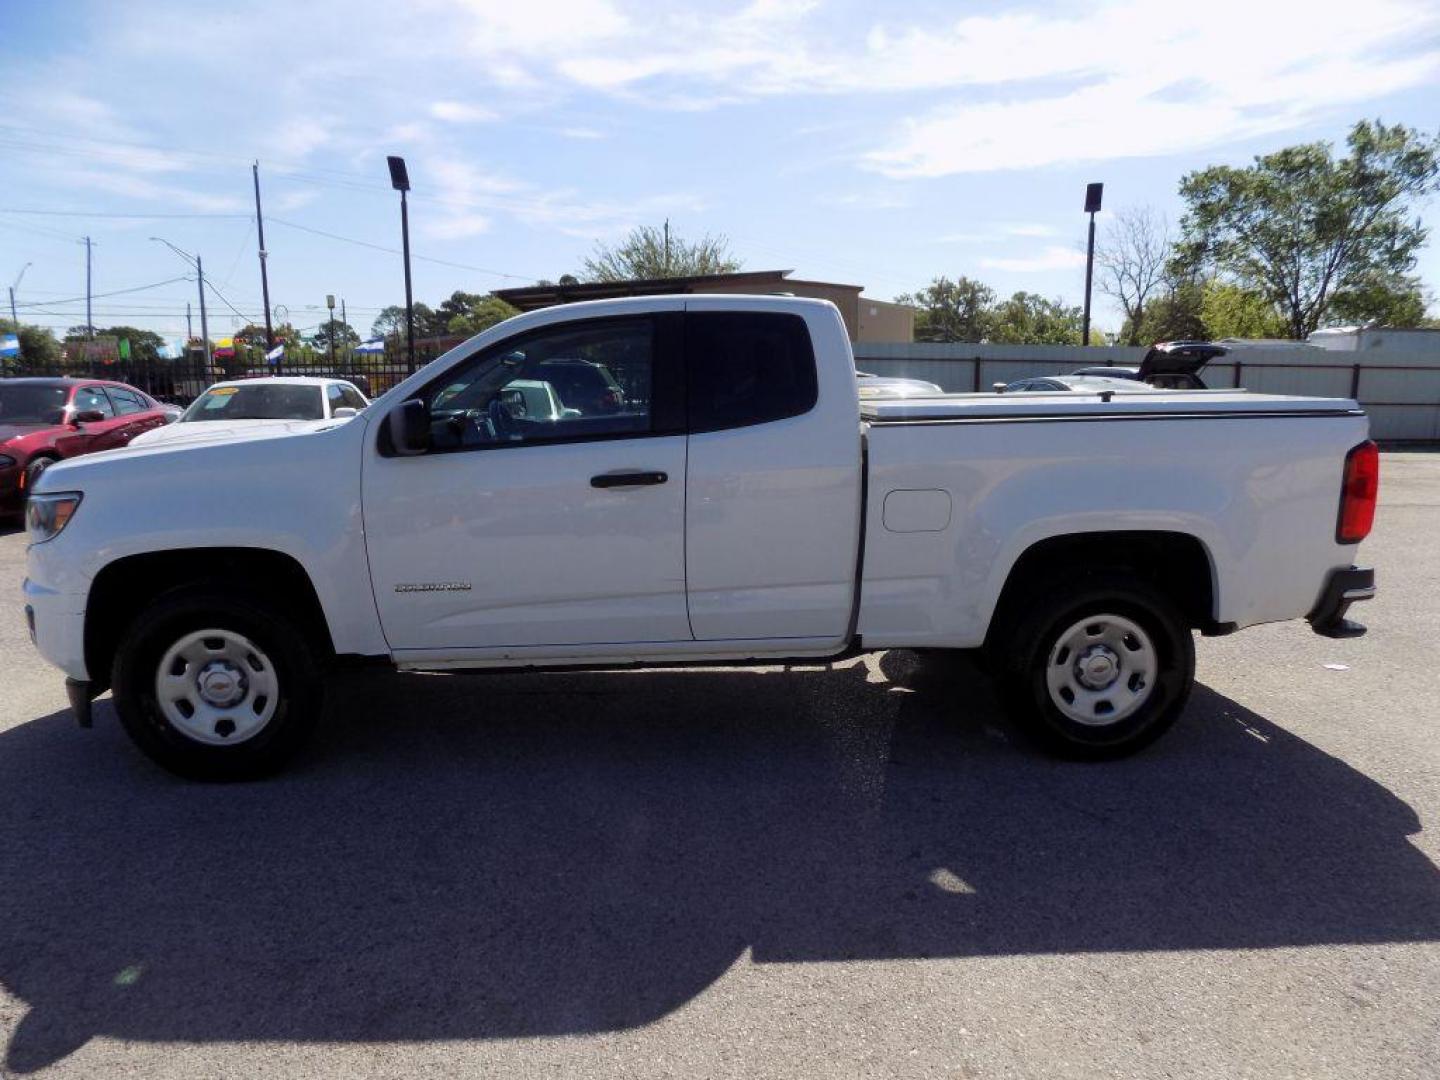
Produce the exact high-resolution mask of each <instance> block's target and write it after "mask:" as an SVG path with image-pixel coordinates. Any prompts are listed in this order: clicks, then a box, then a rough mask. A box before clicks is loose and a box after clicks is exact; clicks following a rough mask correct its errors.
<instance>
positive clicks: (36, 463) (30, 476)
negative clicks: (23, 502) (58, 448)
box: [25, 457, 55, 497]
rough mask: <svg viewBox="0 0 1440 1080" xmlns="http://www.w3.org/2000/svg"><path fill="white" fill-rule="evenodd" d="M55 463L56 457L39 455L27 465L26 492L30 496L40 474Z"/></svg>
mask: <svg viewBox="0 0 1440 1080" xmlns="http://www.w3.org/2000/svg"><path fill="white" fill-rule="evenodd" d="M54 464H55V459H54V458H48V457H37V458H34V459H33V460H31V462H30V464H29V465H26V466H25V494H26V496H27V497H28V496H29V494H30V491H31V490H32V489H33V488H34V487H35V481H37V480H39V479H40V474H41V473H43V472H44V471H45V470H46V469H48V468H49V467H50V466H51V465H54Z"/></svg>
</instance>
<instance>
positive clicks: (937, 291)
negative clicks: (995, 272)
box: [895, 276, 995, 341]
mask: <svg viewBox="0 0 1440 1080" xmlns="http://www.w3.org/2000/svg"><path fill="white" fill-rule="evenodd" d="M895 302H896V303H897V304H908V305H910V306H911V307H913V308H917V309H918V311H917V313H916V315H915V340H916V341H984V340H986V338H988V337H989V333H990V315H991V311H990V309H991V308H992V307H993V306H994V304H995V290H994V289H992V288H990V286H988V285H984V284H982V283H980V282H978V281H975V280H974V279H973V278H968V277H963V276H962V277H958V278H956V279H955V280H954V281H951V280H950V279H949V278H947V277H938V278H936V279H935V280H934V281H932V282H931V283H930V284H929V285H928V286H926V287H925V288H923V289H918V290H916V291H915V292H913V293H904V294H902V295H900V296H897V297H896V298H895Z"/></svg>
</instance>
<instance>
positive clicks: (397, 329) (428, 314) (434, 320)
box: [370, 304, 446, 338]
mask: <svg viewBox="0 0 1440 1080" xmlns="http://www.w3.org/2000/svg"><path fill="white" fill-rule="evenodd" d="M445 321H446V320H445V319H444V318H442V317H441V315H440V314H439V313H438V312H437V311H436V310H435V309H434V308H432V307H431V306H430V305H429V304H416V305H415V336H416V337H417V338H427V337H442V336H443V335H444V334H445ZM392 334H393V335H395V336H396V337H402V338H403V337H404V336H405V305H404V304H391V305H390V306H389V307H387V308H381V309H380V314H379V315H377V316H376V317H375V321H374V322H373V323H371V324H370V336H371V337H390V336H391V335H392Z"/></svg>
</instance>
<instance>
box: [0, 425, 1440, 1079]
mask: <svg viewBox="0 0 1440 1080" xmlns="http://www.w3.org/2000/svg"><path fill="white" fill-rule="evenodd" d="M1437 538H1440V454H1420V453H1415V454H1388V455H1386V457H1385V459H1384V473H1383V481H1382V505H1381V510H1380V514H1379V518H1378V523H1377V527H1376V533H1375V536H1374V537H1373V538H1372V540H1371V541H1370V542H1368V543H1367V544H1366V546H1365V548H1364V556H1365V558H1366V560H1367V561H1371V562H1373V563H1374V564H1375V565H1376V566H1377V568H1378V572H1379V577H1380V585H1381V595H1380V598H1379V599H1377V600H1376V601H1374V602H1373V603H1371V604H1368V605H1366V606H1365V607H1364V608H1357V609H1356V615H1357V617H1359V618H1361V619H1362V620H1363V621H1365V622H1367V623H1368V624H1369V625H1370V626H1371V633H1370V634H1369V636H1367V637H1366V638H1364V639H1362V640H1359V641H1350V642H1337V641H1328V640H1325V639H1322V638H1318V637H1316V636H1314V635H1312V634H1311V633H1310V632H1309V631H1308V628H1306V627H1305V625H1304V624H1303V623H1298V622H1297V623H1289V624H1285V625H1278V626H1268V627H1262V628H1258V629H1255V630H1251V631H1247V632H1245V633H1243V634H1239V635H1236V636H1233V637H1230V638H1224V639H1214V640H1205V641H1202V642H1201V643H1200V646H1199V675H1200V681H1201V686H1200V687H1199V688H1198V690H1197V693H1196V696H1195V698H1194V699H1193V702H1192V704H1191V706H1190V708H1189V710H1188V712H1187V715H1186V717H1185V718H1184V719H1183V720H1182V722H1181V724H1180V725H1179V726H1178V728H1177V729H1176V730H1175V731H1174V732H1173V733H1171V734H1170V735H1169V736H1168V737H1167V738H1166V739H1164V740H1162V742H1161V743H1160V744H1158V745H1157V746H1155V747H1154V748H1153V749H1151V750H1150V751H1148V752H1147V753H1145V754H1143V755H1141V756H1140V757H1137V758H1134V759H1131V760H1129V761H1125V762H1121V763H1118V764H1108V765H1100V766H1094V765H1091V766H1084V765H1075V764H1067V763H1061V762H1055V761H1051V760H1048V759H1045V758H1042V757H1039V756H1037V755H1036V754H1034V753H1033V752H1032V751H1030V750H1028V749H1027V748H1025V747H1024V746H1023V745H1021V744H1019V743H1017V742H1016V741H1015V740H1013V739H1012V738H1011V737H1010V735H1009V734H1008V730H1007V728H1006V727H1005V725H1004V723H1003V721H1002V720H1001V719H1000V717H999V715H998V713H997V710H996V707H995V704H994V701H993V699H992V697H991V695H990V693H989V690H988V688H987V687H986V685H985V684H984V682H983V680H981V679H980V678H979V677H978V676H977V675H976V673H975V672H974V670H973V669H972V668H970V667H969V666H968V665H967V664H965V663H963V662H962V663H946V664H942V663H936V662H934V661H929V660H921V659H919V658H917V657H915V656H913V655H911V654H908V653H889V654H884V655H880V656H871V657H866V658H864V659H863V660H860V661H855V662H852V663H850V664H847V665H841V666H839V667H837V668H835V669H826V668H817V669H808V670H797V671H792V672H788V673H784V672H760V671H751V670H725V671H701V672H673V671H671V672H664V673H649V674H636V673H625V674H583V675H577V674H565V675H550V676H538V675H537V676H483V677H482V676H468V677H467V676H405V677H399V676H385V675H378V674H367V675H366V676H364V677H363V678H362V679H356V680H354V681H351V682H349V683H346V684H344V685H342V686H339V687H337V688H336V690H335V692H334V694H333V697H332V708H331V710H330V714H329V716H328V717H327V721H326V724H325V727H324V729H323V731H322V734H321V738H320V739H319V741H318V745H317V747H316V749H315V751H314V752H312V753H311V754H310V755H309V756H308V757H306V758H305V759H304V760H303V761H302V762H301V763H300V764H299V765H298V767H296V768H293V769H292V770H291V771H290V772H288V773H286V774H285V775H283V776H280V777H278V778H276V779H274V780H271V781H268V782H265V783H258V784H248V785H230V786H203V785H195V784H188V783H184V782H181V781H178V780H175V779H173V778H172V777H170V776H168V775H167V774H164V773H162V772H160V771H159V770H157V769H156V768H155V767H153V766H151V765H150V764H149V763H148V762H147V761H146V760H145V759H143V758H141V757H140V755H139V754H138V752H136V751H134V750H132V749H131V747H130V745H129V743H128V742H127V740H126V739H125V737H124V735H123V734H122V733H121V731H120V730H119V728H118V725H117V724H116V722H115V720H114V716H113V713H112V712H111V710H110V707H109V704H108V700H107V701H102V702H101V703H100V704H99V705H98V708H97V718H96V726H95V729H94V730H93V731H81V730H79V729H78V728H77V727H76V726H75V725H74V723H73V722H72V720H71V719H70V717H69V715H68V713H67V712H66V711H65V708H64V705H65V699H64V694H63V691H62V687H61V681H60V677H59V675H58V674H57V673H56V672H54V671H53V670H51V669H49V668H48V667H47V666H45V665H44V664H43V663H42V662H41V660H40V659H39V657H38V656H37V655H36V654H35V653H34V652H33V650H32V649H31V647H30V644H29V642H28V640H27V638H26V636H25V631H24V626H23V620H22V619H21V617H20V605H19V600H18V588H19V584H20V581H21V578H22V577H23V559H24V542H23V541H24V538H23V536H22V535H20V534H18V533H14V532H9V533H5V534H3V535H0V597H6V598H8V600H6V601H5V603H6V604H8V605H9V613H8V614H3V613H0V650H3V652H0V656H3V660H0V1040H3V1047H4V1049H3V1058H0V1061H3V1065H0V1070H3V1071H4V1072H7V1073H13V1074H32V1073H37V1072H40V1073H44V1074H45V1075H55V1076H87V1077H88V1076H100V1075H116V1074H122V1073H123V1074H127V1075H136V1076H145V1077H172V1076H173V1077H182V1076H183V1077H191V1076H258V1075H265V1076H272V1075H274V1076H282V1075H290V1076H337V1077H339V1076H345V1077H355V1076H401V1075H414V1074H418V1073H421V1072H424V1073H426V1074H429V1075H464V1076H474V1075H497V1076H526V1077H528V1076H562V1075H563V1076H567V1077H570V1076H580V1077H583V1076H599V1075H611V1074H624V1075H633V1076H675V1077H699V1076H706V1077H711V1076H735V1077H741V1076H745V1077H750V1076H797V1077H815V1076H857V1075H916V1076H921V1075H923V1076H931V1075H933V1076H944V1077H986V1078H989V1077H1026V1078H1029V1077H1049V1076H1066V1077H1140V1076H1145V1077H1162V1076H1163V1077H1226V1078H1238V1077H1367V1078H1374V1077H1385V1078H1391V1080H1399V1078H1403V1077H1417V1078H1419V1077H1423V1078H1433V1077H1435V1076H1437V1075H1440V871H1437V863H1436V860H1437V859H1440V843H1437V840H1436V832H1435V826H1436V825H1437V823H1440V738H1437V735H1436V727H1437V724H1440V673H1437V670H1440V665H1437V658H1440V650H1437V641H1440V539H1437Z"/></svg>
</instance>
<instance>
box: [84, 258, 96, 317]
mask: <svg viewBox="0 0 1440 1080" xmlns="http://www.w3.org/2000/svg"><path fill="white" fill-rule="evenodd" d="M85 336H86V337H87V338H89V339H90V340H91V341H94V340H95V320H94V318H93V317H92V316H91V314H90V237H88V236H87V237H85Z"/></svg>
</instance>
